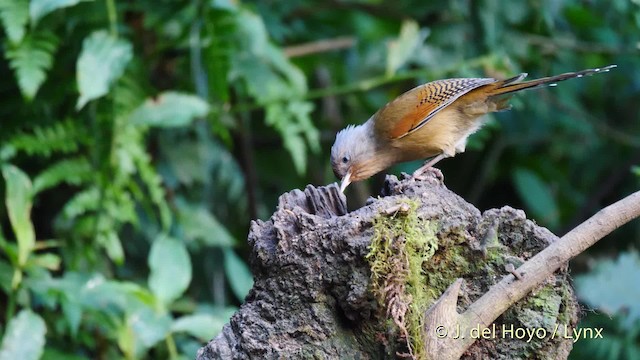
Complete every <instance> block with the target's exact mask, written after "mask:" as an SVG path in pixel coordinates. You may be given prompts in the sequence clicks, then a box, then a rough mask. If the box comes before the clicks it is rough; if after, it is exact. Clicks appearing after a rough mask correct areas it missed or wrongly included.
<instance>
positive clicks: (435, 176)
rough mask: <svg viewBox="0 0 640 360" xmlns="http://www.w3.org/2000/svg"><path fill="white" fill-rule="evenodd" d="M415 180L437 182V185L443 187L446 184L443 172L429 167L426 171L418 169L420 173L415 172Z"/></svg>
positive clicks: (413, 176)
mask: <svg viewBox="0 0 640 360" xmlns="http://www.w3.org/2000/svg"><path fill="white" fill-rule="evenodd" d="M412 178H413V179H414V180H420V181H424V180H428V181H435V185H443V184H444V175H443V174H442V171H440V169H438V168H434V167H429V168H426V169H418V171H416V172H414V173H413V175H412Z"/></svg>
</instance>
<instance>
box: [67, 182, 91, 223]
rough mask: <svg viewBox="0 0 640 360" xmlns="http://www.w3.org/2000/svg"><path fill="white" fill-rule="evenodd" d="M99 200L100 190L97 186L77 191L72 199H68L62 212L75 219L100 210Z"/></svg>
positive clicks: (68, 217)
mask: <svg viewBox="0 0 640 360" xmlns="http://www.w3.org/2000/svg"><path fill="white" fill-rule="evenodd" d="M99 202H100V190H98V188H97V187H90V188H88V189H85V190H83V191H81V192H79V193H77V194H76V195H75V196H74V197H72V198H71V200H69V201H67V203H66V204H65V205H64V208H63V209H62V214H63V215H64V217H65V218H67V219H73V218H76V217H78V216H80V215H83V214H86V213H88V212H91V211H96V210H98V208H99Z"/></svg>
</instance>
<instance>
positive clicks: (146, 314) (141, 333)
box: [127, 307, 171, 353]
mask: <svg viewBox="0 0 640 360" xmlns="http://www.w3.org/2000/svg"><path fill="white" fill-rule="evenodd" d="M127 325H128V326H130V327H131V329H132V330H133V333H134V334H135V338H136V340H139V343H137V344H136V345H137V346H136V347H138V345H141V347H142V349H136V353H138V351H140V350H146V349H149V348H150V347H152V346H153V345H155V344H156V343H157V342H158V341H160V340H162V339H164V338H165V337H166V336H167V334H168V333H169V330H170V328H171V318H170V317H169V316H168V315H167V314H159V313H157V312H155V311H153V309H151V308H148V307H142V308H140V309H138V310H136V311H135V312H133V313H132V314H130V315H129V316H127Z"/></svg>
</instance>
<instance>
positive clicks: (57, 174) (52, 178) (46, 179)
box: [33, 157, 93, 193]
mask: <svg viewBox="0 0 640 360" xmlns="http://www.w3.org/2000/svg"><path fill="white" fill-rule="evenodd" d="M92 177H93V169H92V168H91V164H90V163H89V161H88V160H87V159H86V158H82V157H79V158H74V159H64V160H62V161H59V162H57V163H55V164H53V165H51V166H49V167H48V168H47V169H46V170H44V171H42V172H41V173H40V174H38V176H36V177H35V179H34V180H33V191H34V193H38V192H40V191H43V190H46V189H49V188H52V187H55V186H57V185H59V184H62V183H65V184H69V185H81V184H84V183H86V182H87V181H88V180H90V179H91V178H92Z"/></svg>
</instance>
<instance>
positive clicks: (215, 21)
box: [204, 8, 236, 102]
mask: <svg viewBox="0 0 640 360" xmlns="http://www.w3.org/2000/svg"><path fill="white" fill-rule="evenodd" d="M205 16H206V17H207V21H206V22H205V26H204V31H205V36H206V37H207V38H208V40H209V41H208V46H207V48H206V49H205V52H204V55H205V62H206V64H207V65H208V68H207V70H208V75H209V76H208V77H209V87H210V88H211V90H212V91H213V93H214V96H215V97H217V98H218V99H219V100H221V101H223V102H226V101H228V100H229V82H228V75H229V71H230V70H231V57H232V55H233V52H234V51H235V50H236V43H235V38H234V36H233V34H235V32H236V23H235V15H234V14H233V13H232V12H230V11H228V10H225V9H215V8H213V9H208V11H207V14H206V15H205Z"/></svg>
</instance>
